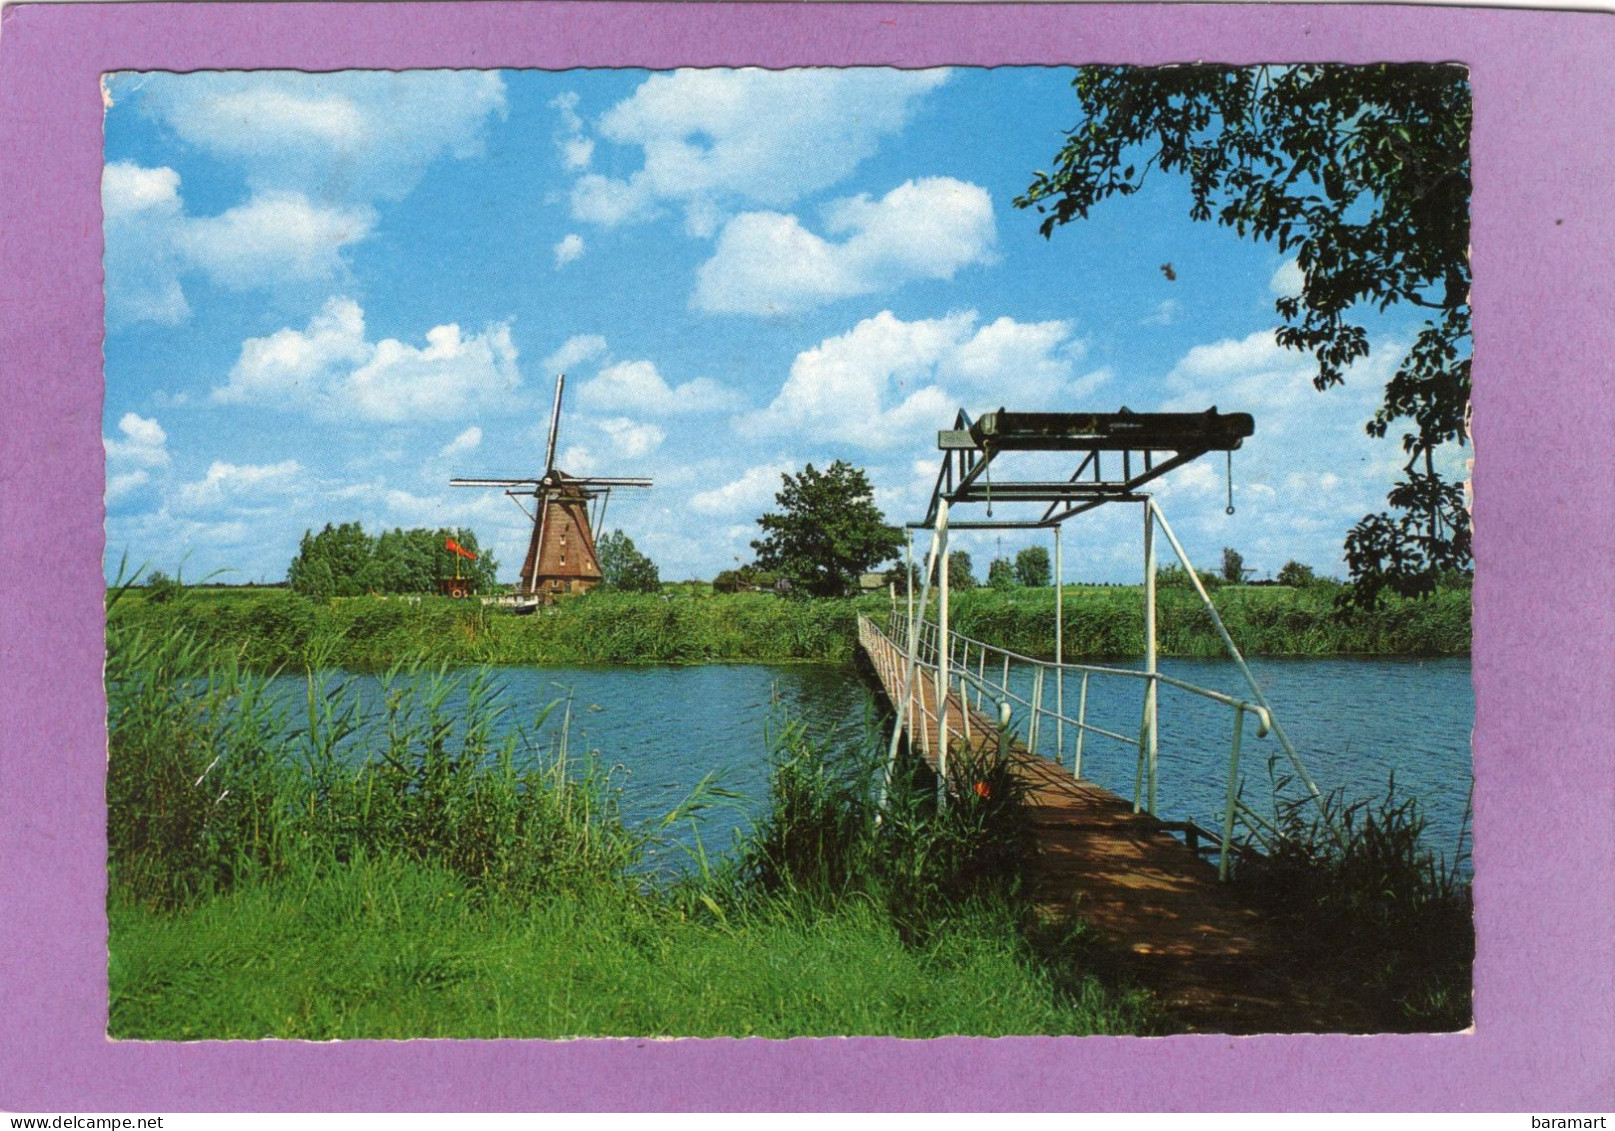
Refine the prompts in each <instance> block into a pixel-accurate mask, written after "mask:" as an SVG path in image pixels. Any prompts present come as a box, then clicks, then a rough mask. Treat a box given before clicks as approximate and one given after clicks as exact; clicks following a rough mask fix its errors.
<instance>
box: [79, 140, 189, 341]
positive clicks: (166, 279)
mask: <svg viewBox="0 0 1615 1131" xmlns="http://www.w3.org/2000/svg"><path fill="white" fill-rule="evenodd" d="M101 211H102V214H103V216H104V217H105V219H104V230H105V237H106V262H105V264H104V267H105V271H106V302H107V322H108V323H109V324H110V325H112V326H114V327H116V326H120V325H125V324H128V323H132V322H155V323H158V324H159V325H163V326H174V325H178V324H179V323H181V322H183V321H185V319H187V318H189V317H190V315H191V307H190V304H189V303H188V302H186V300H185V292H184V291H183V290H182V289H181V288H180V285H179V272H180V270H181V268H182V266H183V265H182V264H181V262H180V259H179V257H178V255H177V253H176V252H175V250H174V246H173V236H174V231H175V229H176V227H177V226H178V225H180V224H182V223H183V222H184V202H183V201H182V200H181V199H180V194H179V174H178V173H176V172H174V170H172V169H170V168H167V167H159V168H156V169H145V168H142V167H140V166H139V165H136V164H134V163H133V162H129V161H115V162H113V163H112V164H109V165H108V166H107V167H106V168H105V169H103V170H102V172H101Z"/></svg>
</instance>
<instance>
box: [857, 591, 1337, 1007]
mask: <svg viewBox="0 0 1615 1131" xmlns="http://www.w3.org/2000/svg"><path fill="white" fill-rule="evenodd" d="M859 643H860V644H861V645H862V646H863V649H864V652H865V654H866V655H867V656H868V658H869V661H870V664H871V666H872V667H873V668H874V671H875V675H876V677H877V679H878V680H879V682H880V684H881V687H882V688H883V690H884V691H885V693H886V696H887V698H888V700H889V701H890V702H892V703H894V704H895V703H897V702H898V701H899V700H901V698H902V687H903V679H904V665H905V663H906V659H905V657H904V655H903V653H902V651H901V650H900V649H899V648H898V647H897V645H896V644H895V643H893V642H892V641H891V640H890V639H889V638H888V637H887V636H886V635H885V634H884V633H883V632H881V631H880V629H879V628H877V627H876V626H875V625H874V624H873V622H871V621H869V620H868V619H867V618H860V622H859ZM916 671H917V672H919V673H922V677H921V678H918V679H917V680H916V683H917V684H918V688H917V691H918V695H917V696H916V699H917V702H918V703H919V704H920V706H919V708H918V709H917V710H916V711H915V712H914V715H915V720H914V725H915V727H916V729H917V728H919V727H920V726H924V727H925V734H924V736H923V738H922V737H921V736H919V735H917V734H916V735H915V736H914V737H915V739H917V741H915V740H911V742H910V744H909V746H910V750H912V751H913V752H914V753H916V754H921V753H922V752H923V751H929V754H928V755H926V760H927V761H928V762H929V763H930V764H931V767H932V769H936V756H935V755H936V751H938V750H939V749H941V743H940V742H939V740H938V735H937V721H936V712H935V699H936V670H935V669H934V668H925V667H917V668H916ZM947 704H948V717H949V719H950V720H951V721H950V722H949V724H948V730H949V731H950V733H951V734H952V735H953V738H954V743H955V746H954V747H953V748H955V749H957V746H958V744H959V743H960V742H962V741H963V740H962V738H961V736H960V733H959V732H960V729H961V715H960V713H959V712H960V711H961V704H960V702H959V696H958V694H957V693H952V694H950V695H949V696H948V699H947ZM970 712H971V719H970V734H971V746H972V747H973V748H974V749H975V750H977V751H981V750H983V749H985V748H986V747H987V745H988V744H989V743H990V744H992V745H994V746H996V744H997V729H996V721H995V720H993V719H990V718H988V717H986V716H985V715H983V714H982V713H980V712H978V711H976V710H975V709H974V708H973V707H972V708H970ZM911 733H912V732H911ZM1010 757H1011V759H1012V764H1013V765H1014V768H1015V771H1016V773H1017V775H1018V776H1019V777H1020V779H1021V780H1022V782H1023V783H1024V784H1025V785H1026V787H1027V803H1028V805H1029V806H1030V808H1031V821H1032V825H1033V827H1034V829H1035V830H1036V834H1037V840H1038V845H1039V849H1040V851H1039V860H1038V869H1037V875H1036V876H1035V877H1034V880H1033V899H1034V901H1035V902H1036V904H1037V905H1038V907H1039V908H1040V909H1041V910H1043V911H1044V912H1045V913H1046V914H1050V915H1052V916H1063V917H1073V916H1074V917H1077V918H1080V919H1082V920H1083V921H1084V922H1085V923H1086V924H1087V925H1088V926H1090V927H1092V928H1093V929H1095V930H1097V931H1098V932H1100V933H1101V934H1103V935H1104V936H1106V937H1107V938H1108V939H1109V940H1110V941H1111V942H1112V943H1113V944H1114V945H1115V946H1116V947H1117V948H1118V949H1120V950H1121V951H1123V952H1125V953H1126V954H1127V955H1128V956H1129V957H1128V962H1127V965H1128V967H1129V969H1130V972H1131V973H1132V974H1133V975H1134V976H1135V977H1137V978H1138V980H1139V981H1140V982H1141V983H1142V984H1144V985H1145V986H1147V987H1148V988H1149V989H1151V990H1152V991H1153V992H1154V993H1155V995H1156V997H1157V998H1158V1000H1159V1001H1160V1002H1161V1003H1162V1005H1163V1006H1164V1007H1165V1009H1166V1010H1167V1012H1168V1014H1169V1015H1170V1016H1171V1017H1172V1019H1173V1020H1174V1022H1175V1023H1176V1025H1177V1026H1179V1027H1181V1028H1183V1029H1185V1030H1187V1031H1191V1032H1196V1031H1198V1032H1219V1033H1264V1032H1265V1033H1273V1032H1330V1031H1333V1032H1340V1031H1359V1032H1360V1031H1362V1030H1361V1029H1359V1028H1357V1027H1356V1025H1354V1024H1353V1022H1352V1019H1351V1018H1350V1016H1349V1011H1348V1012H1347V1013H1342V1012H1341V1007H1340V1005H1339V1004H1338V1003H1325V1002H1320V1001H1308V1000H1305V999H1304V997H1303V995H1302V994H1301V993H1300V991H1299V987H1296V986H1294V985H1292V984H1290V982H1289V981H1288V979H1286V978H1285V977H1284V976H1283V975H1282V974H1281V973H1280V971H1279V969H1278V967H1279V963H1278V962H1277V961H1276V957H1277V955H1278V953H1279V952H1278V951H1277V949H1276V948H1277V946H1278V945H1279V943H1278V942H1277V940H1275V939H1274V938H1273V937H1272V935H1271V933H1270V932H1269V931H1268V930H1267V929H1266V924H1265V922H1264V920H1263V918H1262V916H1261V915H1259V914H1258V913H1257V912H1256V911H1255V910H1253V909H1251V908H1249V907H1245V906H1243V905H1241V903H1240V902H1239V901H1238V899H1237V898H1236V896H1235V893H1234V891H1233V890H1232V889H1231V888H1229V887H1228V885H1226V884H1222V883H1220V882H1218V879H1217V872H1216V869H1215V868H1214V867H1212V865H1210V864H1209V863H1207V862H1206V861H1205V860H1203V859H1201V858H1200V857H1199V856H1197V855H1196V854H1195V853H1193V852H1191V851H1190V850H1189V849H1188V847H1187V846H1186V845H1185V844H1183V842H1182V841H1179V840H1178V839H1177V838H1176V837H1174V836H1173V835H1172V834H1171V833H1170V832H1169V831H1168V830H1167V829H1166V827H1165V826H1163V825H1162V823H1161V822H1160V821H1159V820H1157V819H1156V818H1154V817H1152V816H1150V815H1149V814H1147V813H1135V812H1133V806H1132V803H1131V802H1129V801H1124V800H1123V799H1122V798H1120V797H1117V796H1116V795H1115V794H1113V793H1110V792H1108V791H1107V790H1105V789H1103V788H1101V787H1100V786H1098V785H1095V784H1094V783H1093V782H1090V781H1084V780H1080V779H1078V778H1074V777H1073V776H1072V775H1071V772H1070V771H1069V770H1067V769H1064V768H1063V767H1061V766H1060V765H1059V764H1057V763H1056V762H1054V761H1051V760H1050V759H1048V758H1045V757H1042V756H1041V755H1036V754H1032V753H1031V752H1029V751H1028V750H1027V749H1026V748H1025V746H1023V745H1022V744H1021V743H1020V742H1019V741H1016V742H1015V743H1014V744H1013V746H1012V747H1011V750H1010Z"/></svg>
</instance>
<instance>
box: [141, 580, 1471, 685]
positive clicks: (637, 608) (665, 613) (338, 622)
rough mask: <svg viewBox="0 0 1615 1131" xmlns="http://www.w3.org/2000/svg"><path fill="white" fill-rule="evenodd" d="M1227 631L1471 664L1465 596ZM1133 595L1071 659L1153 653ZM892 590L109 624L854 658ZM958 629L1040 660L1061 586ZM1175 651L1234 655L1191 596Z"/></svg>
mask: <svg viewBox="0 0 1615 1131" xmlns="http://www.w3.org/2000/svg"><path fill="white" fill-rule="evenodd" d="M1216 600H1217V603H1218V608H1219V610H1220V611H1221V613H1222V616H1223V618H1224V620H1225V622H1226V623H1227V625H1228V628H1229V631H1230V632H1231V633H1232V634H1233V637H1234V639H1235V641H1236V642H1238V644H1239V645H1240V647H1241V648H1243V649H1244V650H1246V651H1247V652H1248V653H1249V654H1251V655H1310V656H1321V655H1333V654H1340V653H1382V654H1400V655H1427V656H1436V655H1463V654H1467V653H1468V651H1469V639H1470V628H1469V614H1470V607H1469V594H1468V592H1467V591H1463V590H1452V591H1444V592H1442V593H1440V594H1438V595H1437V596H1435V597H1434V598H1431V599H1430V600H1426V601H1391V602H1388V603H1387V604H1386V605H1385V606H1384V607H1383V608H1381V609H1379V610H1377V611H1375V612H1372V613H1364V612H1353V613H1345V614H1342V613H1340V612H1338V611H1337V610H1336V609H1335V607H1334V604H1333V593H1332V591H1331V590H1330V589H1329V588H1327V587H1319V588H1317V589H1307V590H1294V589H1286V588H1282V587H1264V588H1255V587H1237V586H1236V587H1230V588H1226V589H1223V590H1220V591H1219V592H1218V593H1217V595H1216ZM1142 602H1143V598H1142V593H1141V591H1140V590H1139V589H1138V588H1137V587H1121V586H1115V587H1099V586H1094V587H1084V586H1068V587H1067V588H1066V592H1065V625H1064V628H1065V645H1066V656H1067V658H1068V659H1109V658H1117V657H1126V656H1136V655H1140V654H1142V652H1143V648H1144V617H1143V610H1142ZM888 607H889V606H888V602H887V598H886V597H885V595H884V594H877V595H874V596H869V597H863V598H858V599H856V600H790V599H782V598H779V597H775V596H771V595H767V594H760V593H737V594H728V595H709V596H693V595H689V594H673V595H667V596H654V595H640V594H622V593H607V592H596V593H591V594H589V595H587V596H586V597H583V598H580V599H575V600H570V601H566V602H563V603H562V604H560V605H559V606H558V607H556V608H555V609H553V610H549V611H543V612H540V613H538V614H536V615H532V616H525V617H518V616H512V615H510V614H509V613H508V612H505V611H503V610H500V609H498V608H495V607H491V606H484V605H482V604H480V603H477V602H467V601H452V600H448V599H445V598H436V597H425V598H420V599H418V600H403V599H380V598H371V597H357V598H348V599H339V600H334V601H328V602H316V601H311V600H309V599H307V598H303V597H299V596H297V595H296V594H293V593H290V592H287V591H271V592H268V593H265V592H262V591H259V592H252V593H233V592H229V591H217V590H215V591H189V592H185V593H183V594H182V595H181V596H179V597H177V598H175V599H171V600H168V601H164V602H151V601H147V600H145V599H143V598H142V596H141V595H140V594H139V593H138V591H135V592H131V593H130V594H129V595H128V596H127V597H126V598H125V599H123V600H121V601H119V602H118V604H117V606H116V607H115V608H114V609H113V611H112V612H111V614H109V615H110V617H111V618H112V619H113V620H114V621H116V622H117V623H118V624H119V625H121V626H124V627H127V628H129V629H140V630H144V631H147V632H150V633H153V634H164V635H175V634H185V635H187V636H189V637H190V638H191V639H193V640H194V641H195V642H196V645H197V658H198V659H199V660H200V661H203V662H207V663H219V662H227V661H234V662H239V663H241V664H243V665H244V666H246V667H249V668H253V669H258V670H263V669H268V668H274V667H288V668H293V669H295V668H299V667H302V666H303V665H304V664H305V663H306V662H307V660H308V658H309V657H311V656H318V657H320V658H321V659H322V660H323V661H324V662H327V663H329V664H332V665H335V666H340V667H344V668H348V669H351V670H378V669H384V668H387V667H389V666H391V665H392V664H394V663H397V662H399V661H400V660H411V661H419V662H423V663H427V664H448V665H451V666H469V665H478V664H620V663H700V662H707V661H723V660H741V661H757V662H775V663H784V662H792V661H799V660H812V661H822V662H844V661H846V660H848V659H850V658H851V656H852V650H853V645H854V637H855V632H854V624H855V621H856V617H857V614H858V612H860V611H863V612H866V613H869V614H870V615H873V616H876V617H882V616H884V615H885V613H886V610H887V608H888ZM952 608H953V614H952V615H953V622H954V625H955V627H956V628H957V629H958V631H960V632H962V633H964V634H966V635H969V636H973V637H975V638H977V639H983V640H987V641H990V642H992V643H995V644H1000V645H1002V646H1004V647H1007V648H1010V649H1012V650H1014V651H1019V652H1023V653H1026V654H1028V655H1034V656H1052V655H1053V652H1054V591H1053V589H1019V590H1014V591H1010V592H999V591H995V590H989V589H979V590H974V591H970V592H965V593H960V594H957V595H956V596H955V598H954V600H953V604H952ZM1160 642H1161V648H1162V650H1163V652H1165V653H1166V654H1168V655H1179V656H1218V655H1221V654H1222V645H1221V642H1220V640H1219V639H1218V637H1217V635H1216V632H1215V630H1214V628H1213V626H1212V624H1211V621H1210V618H1209V617H1208V616H1207V615H1206V613H1205V611H1204V609H1203V608H1202V607H1201V606H1200V604H1199V602H1198V600H1197V599H1196V598H1195V596H1194V594H1193V593H1191V592H1189V591H1187V590H1179V589H1163V590H1162V591H1161V594H1160Z"/></svg>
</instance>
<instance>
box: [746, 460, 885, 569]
mask: <svg viewBox="0 0 1615 1131" xmlns="http://www.w3.org/2000/svg"><path fill="white" fill-rule="evenodd" d="M780 479H781V480H782V482H783V489H782V490H781V491H780V492H779V493H778V494H776V495H775V496H774V502H775V503H776V504H777V505H778V506H779V508H780V509H779V510H778V511H777V512H773V513H770V514H765V515H763V516H762V517H761V518H759V519H758V520H757V525H759V526H761V527H762V528H763V536H762V537H761V538H759V539H758V540H756V541H754V542H753V543H752V544H751V545H752V549H754V550H756V551H757V566H758V568H759V569H764V570H773V571H775V572H778V573H781V574H784V575H785V577H787V578H789V579H790V581H791V583H792V585H793V586H794V587H795V588H796V589H798V590H802V591H804V592H806V593H808V594H811V595H813V596H818V597H841V596H845V595H846V594H848V593H850V592H852V591H853V590H854V589H856V587H857V584H858V575H859V574H861V573H864V572H865V571H867V570H870V569H872V568H874V567H875V566H877V565H880V564H882V563H883V562H887V561H890V560H891V559H892V558H894V557H895V556H896V555H897V552H898V550H899V549H900V548H901V547H902V545H903V535H902V532H901V531H900V530H898V528H897V527H895V526H890V525H888V524H887V522H886V516H885V515H884V514H882V513H881V512H880V508H878V507H877V506H875V496H874V490H873V488H871V487H870V485H869V478H868V476H866V475H865V474H864V473H863V472H862V471H861V470H859V469H858V468H855V467H853V466H852V465H851V464H848V463H846V462H844V461H842V460H837V461H836V462H835V463H833V464H831V465H830V467H829V468H828V469H826V470H825V471H822V472H821V471H818V470H815V468H814V467H813V465H812V464H811V463H810V464H808V465H807V466H806V467H805V468H803V469H802V471H801V473H800V474H797V475H782V476H780Z"/></svg>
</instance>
